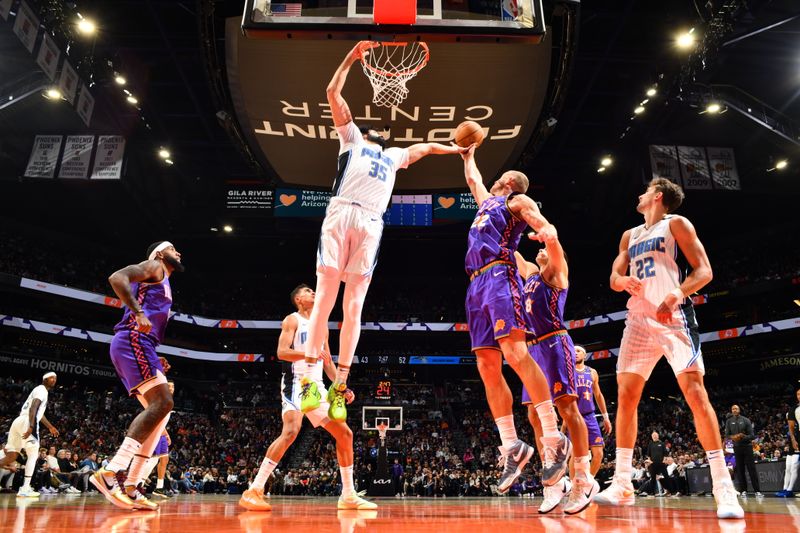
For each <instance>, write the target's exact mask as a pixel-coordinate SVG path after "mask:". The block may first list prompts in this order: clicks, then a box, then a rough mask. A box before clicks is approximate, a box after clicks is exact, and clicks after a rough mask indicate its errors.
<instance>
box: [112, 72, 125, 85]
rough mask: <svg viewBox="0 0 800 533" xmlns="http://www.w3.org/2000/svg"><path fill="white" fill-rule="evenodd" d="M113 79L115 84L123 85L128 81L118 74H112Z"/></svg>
mask: <svg viewBox="0 0 800 533" xmlns="http://www.w3.org/2000/svg"><path fill="white" fill-rule="evenodd" d="M114 81H115V82H117V85H125V84H126V83H128V80H126V79H125V77H124V76H122V75H120V74H117V75H116V76H114Z"/></svg>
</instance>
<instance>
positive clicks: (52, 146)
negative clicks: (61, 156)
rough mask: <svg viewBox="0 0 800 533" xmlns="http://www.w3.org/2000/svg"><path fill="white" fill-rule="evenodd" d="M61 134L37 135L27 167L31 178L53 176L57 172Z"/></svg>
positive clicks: (28, 175) (26, 171)
mask: <svg viewBox="0 0 800 533" xmlns="http://www.w3.org/2000/svg"><path fill="white" fill-rule="evenodd" d="M60 150H61V135H37V136H36V138H35V139H34V141H33V149H32V150H31V158H30V159H29V160H28V166H27V167H26V168H25V176H27V177H29V178H52V177H53V176H54V175H55V172H56V164H57V163H58V152H59V151H60Z"/></svg>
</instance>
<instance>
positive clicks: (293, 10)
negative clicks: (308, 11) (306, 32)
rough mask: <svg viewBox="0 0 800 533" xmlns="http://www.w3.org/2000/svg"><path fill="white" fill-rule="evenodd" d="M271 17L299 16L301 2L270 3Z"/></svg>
mask: <svg viewBox="0 0 800 533" xmlns="http://www.w3.org/2000/svg"><path fill="white" fill-rule="evenodd" d="M270 9H271V10H272V16H273V17H299V16H300V15H301V12H302V10H303V4H301V3H299V2H298V3H293V4H272V6H271V8H270Z"/></svg>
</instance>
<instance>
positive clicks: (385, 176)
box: [333, 121, 408, 214]
mask: <svg viewBox="0 0 800 533" xmlns="http://www.w3.org/2000/svg"><path fill="white" fill-rule="evenodd" d="M336 132H337V133H338V134H339V171H338V173H337V175H336V180H335V181H334V184H333V195H334V196H338V197H341V198H344V199H345V200H349V201H351V202H354V203H357V204H359V205H360V206H361V207H364V208H365V209H369V210H370V211H374V212H375V213H378V214H383V212H384V211H385V210H386V206H387V205H388V204H389V199H390V198H391V197H392V188H394V179H395V174H396V173H397V171H398V170H400V169H401V168H408V149H407V148H387V149H386V150H382V149H381V147H380V146H379V145H377V144H373V143H368V142H367V141H365V140H364V137H363V136H362V134H361V131H359V129H358V127H357V126H356V125H355V124H353V122H352V121H351V122H348V123H347V124H345V125H344V126H339V127H337V128H336Z"/></svg>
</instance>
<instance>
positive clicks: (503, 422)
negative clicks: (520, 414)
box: [494, 415, 519, 450]
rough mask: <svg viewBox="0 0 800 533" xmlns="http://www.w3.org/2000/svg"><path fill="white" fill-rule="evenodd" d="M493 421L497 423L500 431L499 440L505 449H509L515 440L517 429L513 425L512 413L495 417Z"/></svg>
mask: <svg viewBox="0 0 800 533" xmlns="http://www.w3.org/2000/svg"><path fill="white" fill-rule="evenodd" d="M494 423H495V424H497V430H498V431H499V432H500V440H501V441H502V443H503V448H505V449H506V450H509V449H511V447H512V446H513V445H514V443H515V442H517V440H519V439H518V438H517V429H516V428H515V427H514V415H506V416H501V417H500V418H495V419H494Z"/></svg>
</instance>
